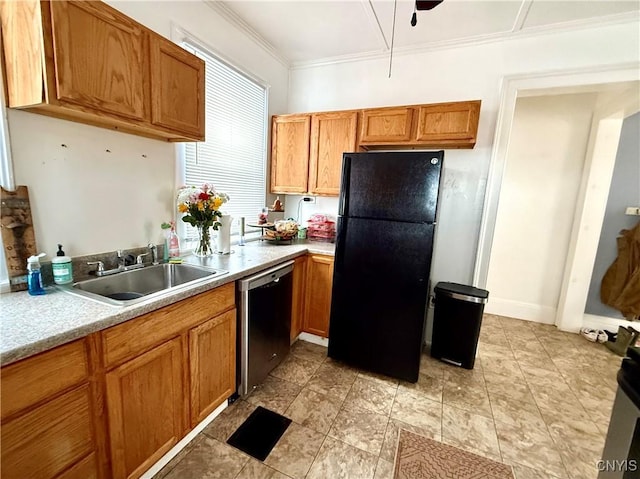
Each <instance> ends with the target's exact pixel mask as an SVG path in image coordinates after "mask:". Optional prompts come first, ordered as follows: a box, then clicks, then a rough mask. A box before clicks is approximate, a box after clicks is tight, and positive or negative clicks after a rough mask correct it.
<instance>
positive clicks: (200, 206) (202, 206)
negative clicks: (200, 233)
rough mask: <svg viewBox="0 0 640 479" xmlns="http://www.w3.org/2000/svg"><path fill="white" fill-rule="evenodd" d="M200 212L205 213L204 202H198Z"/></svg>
mask: <svg viewBox="0 0 640 479" xmlns="http://www.w3.org/2000/svg"><path fill="white" fill-rule="evenodd" d="M198 211H204V203H203V202H202V201H198Z"/></svg>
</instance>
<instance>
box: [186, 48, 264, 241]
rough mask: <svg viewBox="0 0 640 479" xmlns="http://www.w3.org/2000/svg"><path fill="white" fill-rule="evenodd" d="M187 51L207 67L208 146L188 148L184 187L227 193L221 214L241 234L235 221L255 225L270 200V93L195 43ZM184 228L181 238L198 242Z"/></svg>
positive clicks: (191, 231)
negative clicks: (209, 187)
mask: <svg viewBox="0 0 640 479" xmlns="http://www.w3.org/2000/svg"><path fill="white" fill-rule="evenodd" d="M183 46H184V48H185V49H187V50H189V51H191V52H192V53H194V54H195V55H196V56H198V57H200V58H202V59H203V60H204V61H205V65H206V67H205V71H206V75H205V92H206V93H205V94H206V100H205V116H206V121H205V124H206V133H205V135H206V141H204V142H198V143H187V144H185V145H184V184H186V185H194V186H198V185H201V184H203V183H211V184H213V185H214V186H215V187H216V190H218V191H224V192H225V193H227V194H228V195H229V197H230V201H229V202H228V203H226V204H225V205H224V206H223V211H225V212H226V213H228V214H230V215H231V216H233V217H234V222H233V226H232V234H238V231H239V221H237V220H236V219H237V218H240V217H245V221H246V222H248V223H251V222H252V221H254V220H257V217H258V214H259V213H260V210H261V209H262V208H263V207H264V206H265V201H266V132H267V130H266V127H267V88H266V87H265V86H264V85H262V84H260V83H259V82H257V81H255V80H253V79H252V78H249V76H247V75H245V74H243V73H242V72H240V71H239V70H237V69H236V68H234V67H232V66H230V65H229V64H227V63H226V62H224V61H222V60H220V59H219V58H216V57H215V56H214V55H213V54H212V53H210V52H208V51H207V50H206V49H205V48H202V47H201V46H200V45H198V44H197V43H195V42H194V41H191V40H186V41H184V42H183ZM180 223H183V224H182V227H183V228H184V229H183V230H182V232H183V236H184V237H185V238H187V239H192V238H195V229H194V228H193V227H191V226H190V225H187V224H184V222H180ZM247 232H249V231H248V230H247ZM256 233H258V230H256Z"/></svg>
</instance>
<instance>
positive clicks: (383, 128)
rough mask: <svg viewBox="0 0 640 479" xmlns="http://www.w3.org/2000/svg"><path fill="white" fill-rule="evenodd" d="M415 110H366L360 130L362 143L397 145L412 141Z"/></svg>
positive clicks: (363, 113) (407, 108)
mask: <svg viewBox="0 0 640 479" xmlns="http://www.w3.org/2000/svg"><path fill="white" fill-rule="evenodd" d="M412 119H413V108H410V107H406V108H381V109H377V110H364V111H363V112H362V126H361V130H360V142H361V143H367V142H372V143H397V142H404V141H408V140H410V139H411V121H412Z"/></svg>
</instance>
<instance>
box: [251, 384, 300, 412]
mask: <svg viewBox="0 0 640 479" xmlns="http://www.w3.org/2000/svg"><path fill="white" fill-rule="evenodd" d="M301 389H302V388H301V386H299V385H297V384H295V383H291V382H289V381H285V380H283V379H279V378H276V377H273V376H268V377H267V379H265V380H264V382H263V383H262V384H260V385H259V386H258V387H257V388H256V389H255V390H254V391H253V392H252V393H251V394H250V395H249V396H248V397H247V402H249V403H251V404H253V405H255V406H262V407H264V408H267V409H270V410H271V411H274V412H277V413H278V414H284V412H285V411H286V410H287V408H288V407H289V406H290V405H291V403H292V402H293V400H294V399H295V398H296V396H297V395H298V393H299V392H300V390H301Z"/></svg>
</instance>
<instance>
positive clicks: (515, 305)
mask: <svg viewBox="0 0 640 479" xmlns="http://www.w3.org/2000/svg"><path fill="white" fill-rule="evenodd" d="M484 312H485V313H489V314H496V315H498V316H506V317H508V318H516V319H524V320H526V321H535V322H536V323H545V324H555V322H556V308H552V307H551V306H541V305H539V304H533V303H525V302H522V301H513V300H510V299H501V298H492V297H491V296H489V302H488V303H487V304H486V306H485V307H484Z"/></svg>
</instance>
